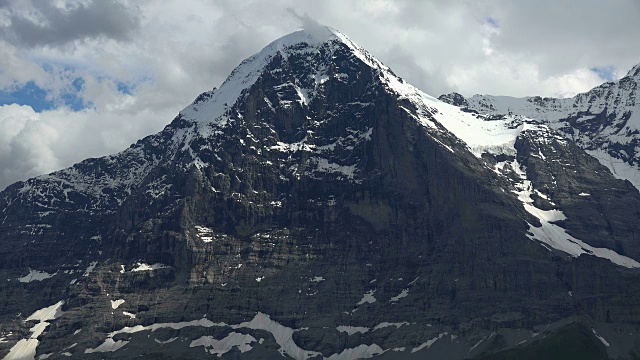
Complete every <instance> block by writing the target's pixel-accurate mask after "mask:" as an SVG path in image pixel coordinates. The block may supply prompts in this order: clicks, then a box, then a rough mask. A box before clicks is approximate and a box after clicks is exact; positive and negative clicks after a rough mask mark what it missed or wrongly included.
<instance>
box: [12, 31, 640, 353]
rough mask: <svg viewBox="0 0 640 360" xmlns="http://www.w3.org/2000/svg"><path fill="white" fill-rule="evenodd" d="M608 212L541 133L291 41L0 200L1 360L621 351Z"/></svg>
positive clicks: (353, 59) (340, 52)
mask: <svg viewBox="0 0 640 360" xmlns="http://www.w3.org/2000/svg"><path fill="white" fill-rule="evenodd" d="M584 174H591V175H584ZM616 202H618V203H620V204H623V205H624V206H625V207H629V208H635V209H640V194H639V193H638V192H637V190H636V189H635V188H633V187H632V186H630V185H629V184H628V183H625V182H624V181H622V180H619V179H616V178H614V177H613V176H612V175H611V174H610V173H609V172H608V171H607V169H606V168H605V167H603V166H602V165H601V164H600V163H598V162H597V161H595V160H593V159H592V158H591V157H590V156H588V155H587V154H586V153H585V152H584V151H583V150H582V149H581V148H579V147H577V146H575V145H573V143H572V142H571V141H569V140H568V139H567V138H566V137H564V136H563V135H562V134H561V133H558V132H556V131H555V130H554V128H552V127H550V126H546V125H544V124H541V123H538V122H535V121H531V120H530V119H527V118H524V117H522V116H517V115H506V116H502V115H493V114H490V115H485V114H479V113H478V112H475V113H474V112H473V111H463V110H461V109H460V108H459V107H457V106H453V105H449V104H446V103H444V102H441V101H439V100H437V99H435V98H433V97H431V96H429V95H426V94H424V93H422V92H421V91H419V90H418V89H416V88H414V87H413V86H411V85H409V84H408V83H406V82H405V81H404V80H402V79H400V78H398V77H397V76H396V75H395V74H394V73H393V72H392V71H391V70H390V69H389V68H388V67H386V66H385V65H383V64H382V63H380V62H379V61H378V60H376V59H375V58H374V57H373V56H371V55H370V54H369V53H368V52H366V51H365V50H364V49H362V48H360V47H359V46H358V45H356V44H354V43H353V42H352V41H351V40H349V39H348V38H347V37H346V36H344V35H343V34H341V33H339V32H337V31H335V30H331V29H328V28H323V29H318V30H317V31H314V32H309V31H302V32H297V33H293V34H290V35H288V36H285V37H284V38H282V39H279V40H276V41H275V42H273V43H272V44H270V45H268V46H267V47H266V48H264V49H263V50H262V51H261V52H260V53H258V54H256V55H254V56H252V57H250V58H249V59H247V60H245V61H244V62H243V63H241V64H240V65H239V66H238V67H237V68H236V69H235V70H234V71H233V72H232V74H231V75H230V76H229V78H228V79H227V80H226V81H225V83H223V84H222V85H221V86H220V88H218V89H214V90H212V91H207V92H205V93H203V94H201V95H200V96H199V97H198V98H197V99H196V100H195V101H194V102H193V103H192V104H190V105H189V106H188V107H186V108H185V109H184V110H183V111H182V112H180V114H179V115H178V116H177V117H176V118H175V119H174V120H173V121H172V122H171V123H170V124H169V125H168V126H167V127H166V128H165V129H164V130H163V131H162V132H160V133H158V134H155V135H151V136H149V137H146V138H144V139H142V140H140V141H138V142H137V143H136V144H134V145H132V146H131V147H130V148H129V149H127V150H125V151H123V152H122V153H120V154H116V155H113V156H108V157H103V158H98V159H89V160H86V161H84V162H81V163H79V164H77V165H75V166H73V167H71V168H69V169H65V170H61V171H59V172H56V173H52V174H49V175H45V176H41V177H37V178H34V179H30V180H28V181H26V182H20V183H17V184H14V185H12V186H10V187H9V188H7V189H6V190H5V191H3V192H2V193H0V211H2V218H3V221H2V222H1V223H0V275H2V276H3V277H2V279H5V278H6V279H7V281H6V282H5V281H2V282H0V299H3V300H2V301H0V356H5V355H6V356H7V357H8V358H9V359H12V358H16V357H18V355H20V354H27V356H30V357H42V358H47V357H49V356H50V358H66V356H67V355H68V354H71V355H72V356H77V357H81V358H87V359H93V358H96V359H98V358H100V359H102V358H118V359H129V358H131V359H132V358H140V357H149V358H154V357H155V358H169V359H171V358H197V357H204V356H207V357H211V358H214V357H217V356H222V357H224V358H240V359H242V358H247V359H271V358H274V357H282V356H284V357H288V358H295V359H309V358H330V359H350V358H372V357H378V358H381V359H384V358H389V359H403V358H407V359H410V358H430V357H432V358H438V359H463V358H471V357H477V356H488V355H491V354H494V353H496V354H500V353H501V352H502V351H504V350H509V349H515V348H517V347H518V346H521V345H522V344H525V343H526V344H529V343H534V342H536V341H543V342H542V344H543V345H544V344H546V342H544V340H545V339H546V340H548V341H550V342H553V341H554V339H555V338H556V336H557V334H559V333H561V334H564V333H563V332H562V331H564V330H563V329H565V328H567V326H569V329H573V328H572V327H570V326H571V324H575V328H577V329H579V332H578V335H576V336H575V338H576V339H578V341H581V342H586V343H588V345H589V347H588V348H595V349H599V350H602V346H603V345H601V344H603V343H602V341H605V342H607V343H608V344H609V345H607V346H606V351H607V353H608V354H609V356H611V357H614V358H615V357H630V354H631V351H634V350H635V351H638V350H639V349H638V346H637V344H638V342H637V341H636V340H637V339H638V331H637V329H636V324H638V323H639V322H640V316H639V315H638V314H639V312H638V308H639V307H640V296H639V295H638V294H640V282H639V281H638V276H639V273H638V271H639V270H638V268H639V267H640V263H638V260H640V249H639V248H638V246H637V244H636V242H635V237H634V236H635V235H634V234H635V233H636V231H637V230H636V229H637V226H638V225H636V223H637V221H635V220H637V216H638V215H637V213H632V212H629V211H623V210H621V209H618V211H617V212H613V213H612V211H614V210H612V209H611V207H612V204H614V203H616ZM585 209H586V210H585ZM634 221H635V222H634ZM591 224H594V225H593V227H591ZM584 329H587V334H585V331H584ZM588 331H592V334H593V335H589V334H588ZM571 334H573V332H571ZM596 334H597V335H596ZM627 334H629V335H627ZM571 336H572V338H573V335H571Z"/></svg>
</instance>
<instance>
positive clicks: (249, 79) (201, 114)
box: [180, 26, 388, 126]
mask: <svg viewBox="0 0 640 360" xmlns="http://www.w3.org/2000/svg"><path fill="white" fill-rule="evenodd" d="M336 44H344V45H346V46H347V47H348V48H350V49H351V50H352V51H353V53H354V55H355V56H357V57H358V58H360V59H361V60H362V61H363V62H365V63H367V64H368V65H370V66H375V67H379V68H385V69H388V68H387V67H385V66H384V65H382V63H380V62H379V61H378V60H377V59H375V58H373V57H372V56H371V55H369V54H368V53H367V52H366V51H365V50H364V49H362V48H361V47H360V46H358V45H356V44H355V43H354V42H353V41H351V39H349V38H348V37H347V36H346V35H344V34H342V33H340V32H339V31H337V30H335V29H332V28H330V27H326V26H319V27H317V28H314V29H311V30H309V29H305V30H300V31H296V32H293V33H291V34H288V35H285V36H283V37H282V38H280V39H278V40H275V41H274V42H272V43H270V44H269V45H267V46H266V47H265V48H264V49H262V50H261V51H260V52H259V53H257V54H255V55H253V56H251V57H249V58H248V59H246V60H244V61H243V62H242V63H241V64H240V65H239V66H238V67H236V68H235V69H234V70H233V71H232V72H231V74H230V75H229V77H228V78H227V79H226V80H225V81H224V83H223V84H222V85H221V86H220V88H219V89H217V90H212V91H209V92H206V93H204V94H202V95H201V96H200V97H199V98H198V99H197V100H196V101H194V102H193V103H192V104H191V105H189V106H187V107H186V108H185V109H184V110H182V111H181V112H180V114H181V115H182V117H183V118H185V119H186V120H190V121H194V122H199V123H208V124H214V125H218V126H223V125H224V124H226V123H227V121H228V120H229V116H230V115H231V114H229V113H228V111H227V110H229V109H230V108H231V107H232V106H233V105H234V104H235V103H236V101H237V100H238V99H239V98H240V96H241V95H242V94H243V92H244V91H245V90H246V89H248V88H250V87H251V86H252V85H253V84H254V83H255V82H256V81H257V80H258V78H259V77H260V76H261V75H262V74H263V73H264V71H265V68H266V67H267V65H268V64H269V63H270V62H271V61H272V60H273V59H274V58H275V57H276V56H277V55H281V56H282V57H283V58H285V59H286V58H287V57H288V55H290V54H293V53H314V52H318V51H319V49H320V48H322V47H323V46H333V45H336Z"/></svg>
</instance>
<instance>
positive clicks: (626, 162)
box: [441, 65, 640, 188]
mask: <svg viewBox="0 0 640 360" xmlns="http://www.w3.org/2000/svg"><path fill="white" fill-rule="evenodd" d="M639 83H640V65H636V66H635V67H634V68H633V69H631V70H630V71H629V72H628V73H627V75H626V76H624V77H623V78H622V79H620V80H619V81H616V82H607V83H604V84H602V85H600V86H598V87H596V88H594V89H592V90H590V91H588V92H586V93H582V94H578V95H576V96H575V97H572V98H566V99H556V98H541V97H539V96H535V97H525V98H514V97H509V96H490V95H474V96H472V97H470V98H468V99H464V97H462V96H461V95H459V94H455V93H454V94H447V95H443V96H441V99H442V100H444V101H447V102H449V103H452V104H455V105H458V106H461V107H463V108H466V109H468V110H474V111H477V112H479V113H481V114H493V115H496V114H514V115H522V116H525V117H528V118H531V119H536V120H539V121H541V122H544V123H545V124H547V125H548V126H549V127H551V128H552V129H555V130H557V131H559V132H560V133H562V134H563V135H565V136H566V137H567V138H569V139H571V140H573V141H574V142H575V143H576V144H578V145H579V146H580V147H582V148H583V149H585V150H587V151H588V152H590V153H591V154H592V155H594V157H596V158H597V159H598V160H599V161H600V162H601V163H602V164H603V165H605V166H607V167H608V168H609V169H610V170H611V171H612V173H613V174H614V176H616V177H618V178H620V179H627V180H629V181H630V182H631V183H633V184H634V185H635V186H636V187H637V188H640V175H638V169H639V166H640V100H639V99H638V87H639Z"/></svg>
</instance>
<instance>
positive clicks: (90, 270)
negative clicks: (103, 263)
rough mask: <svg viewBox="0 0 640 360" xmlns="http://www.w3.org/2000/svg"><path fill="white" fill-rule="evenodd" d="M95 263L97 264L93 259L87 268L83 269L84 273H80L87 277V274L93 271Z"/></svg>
mask: <svg viewBox="0 0 640 360" xmlns="http://www.w3.org/2000/svg"><path fill="white" fill-rule="evenodd" d="M96 265H98V262H97V261H93V262H91V263H90V264H89V266H87V269H86V270H85V271H84V274H82V276H84V277H87V276H89V274H91V272H92V271H93V269H95V268H96Z"/></svg>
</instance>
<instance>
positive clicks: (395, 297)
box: [389, 289, 409, 302]
mask: <svg viewBox="0 0 640 360" xmlns="http://www.w3.org/2000/svg"><path fill="white" fill-rule="evenodd" d="M407 295H409V289H403V290H402V292H400V294H398V295H396V296H394V297H392V298H391V300H389V302H396V301H398V300H400V299H402V298H403V297H406V296H407Z"/></svg>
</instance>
